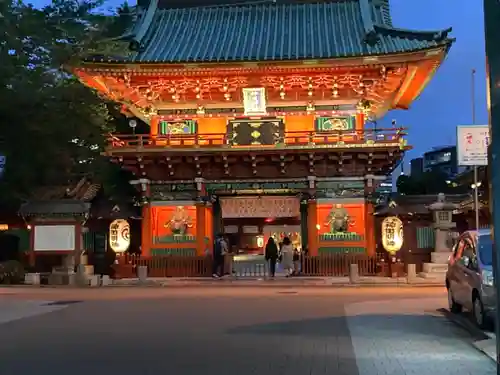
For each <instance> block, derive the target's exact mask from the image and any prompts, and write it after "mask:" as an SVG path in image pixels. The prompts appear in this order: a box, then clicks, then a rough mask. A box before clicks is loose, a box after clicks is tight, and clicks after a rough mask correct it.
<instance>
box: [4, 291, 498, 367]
mask: <svg viewBox="0 0 500 375" xmlns="http://www.w3.org/2000/svg"><path fill="white" fill-rule="evenodd" d="M64 301H66V302H64ZM54 302H56V303H55V304H54ZM443 306H446V296H445V294H444V291H443V290H442V289H441V288H387V287H384V288H374V287H371V288H344V289H342V288H311V287H308V288H249V287H245V288H238V287H234V288H219V289H218V288H207V287H204V288H196V287H194V288H187V287H184V288H109V289H92V290H91V289H85V290H82V289H49V288H47V289H45V288H42V289H31V288H20V289H15V288H6V289H0V337H1V340H0V374H2V375H11V374H12V375H24V374H26V375H28V374H30V375H31V374H51V375H63V374H64V375H66V374H72V375H80V374H81V375H83V374H86V375H88V374H113V375H114V374H119V375H127V374H134V375H136V374H140V375H142V374H145V375H146V374H176V375H194V374H203V375H211V374H214V375H215V374H217V375H226V374H228V375H233V374H235V373H237V374H239V375H247V374H248V375H250V374H258V375H270V374H273V375H278V374H286V375H296V374H297V375H299V374H300V375H306V374H307V375H316V374H325V375H326V374H335V375H344V374H345V375H347V374H349V375H382V374H384V375H387V374H391V375H409V374H431V373H432V374H433V375H445V374H446V375H451V374H453V375H462V374H463V375H468V374H474V375H477V374H481V375H489V374H495V373H496V372H494V368H493V363H492V362H491V360H490V359H488V358H487V357H486V356H484V355H482V354H480V353H479V352H477V351H476V350H474V349H473V348H472V346H471V345H470V342H468V340H469V338H468V337H467V334H466V333H465V332H464V331H462V330H461V329H460V328H458V327H457V326H456V325H454V324H451V323H449V322H448V321H447V320H446V319H445V318H444V317H442V316H441V315H440V314H439V313H437V312H436V310H437V309H439V308H440V307H443Z"/></svg>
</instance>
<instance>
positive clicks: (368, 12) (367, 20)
mask: <svg viewBox="0 0 500 375" xmlns="http://www.w3.org/2000/svg"><path fill="white" fill-rule="evenodd" d="M359 8H360V11H361V19H362V20H363V28H364V29H365V42H366V43H367V44H368V45H370V46H374V45H375V44H377V42H378V41H379V38H380V37H379V35H378V33H377V30H376V29H375V24H374V22H373V18H372V7H371V4H370V0H359Z"/></svg>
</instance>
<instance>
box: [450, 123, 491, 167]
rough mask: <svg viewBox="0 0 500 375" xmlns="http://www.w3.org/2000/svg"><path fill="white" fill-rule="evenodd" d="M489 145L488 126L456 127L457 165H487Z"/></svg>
mask: <svg viewBox="0 0 500 375" xmlns="http://www.w3.org/2000/svg"><path fill="white" fill-rule="evenodd" d="M489 144H490V130H489V126H488V125H471V126H457V159H458V160H457V161H458V165H460V166H467V165H469V166H474V165H475V166H480V165H488V146H489Z"/></svg>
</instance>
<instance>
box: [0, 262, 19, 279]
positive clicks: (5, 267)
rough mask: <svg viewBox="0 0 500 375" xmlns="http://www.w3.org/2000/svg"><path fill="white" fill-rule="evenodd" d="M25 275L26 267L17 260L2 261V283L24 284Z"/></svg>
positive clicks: (0, 268) (0, 271)
mask: <svg viewBox="0 0 500 375" xmlns="http://www.w3.org/2000/svg"><path fill="white" fill-rule="evenodd" d="M24 275H25V271H24V267H23V265H22V264H21V263H20V262H18V261H17V260H8V261H6V262H2V263H0V284H22V283H23V282H24Z"/></svg>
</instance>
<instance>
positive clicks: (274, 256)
mask: <svg viewBox="0 0 500 375" xmlns="http://www.w3.org/2000/svg"><path fill="white" fill-rule="evenodd" d="M265 258H266V261H267V262H268V263H269V275H270V276H271V277H274V275H275V274H276V262H277V261H278V246H276V242H275V241H274V238H272V237H269V240H267V244H266V251H265Z"/></svg>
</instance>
